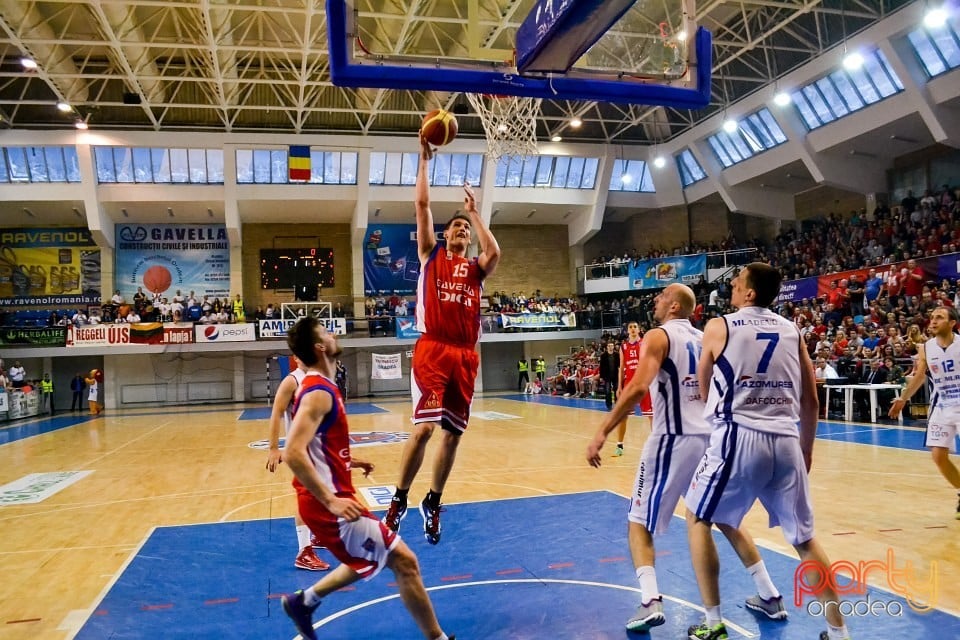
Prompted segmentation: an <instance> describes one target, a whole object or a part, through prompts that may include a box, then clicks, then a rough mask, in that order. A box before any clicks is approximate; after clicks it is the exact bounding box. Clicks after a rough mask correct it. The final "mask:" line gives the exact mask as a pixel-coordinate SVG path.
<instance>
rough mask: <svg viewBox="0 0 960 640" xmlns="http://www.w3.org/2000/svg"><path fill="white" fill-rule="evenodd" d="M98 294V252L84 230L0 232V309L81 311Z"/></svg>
mask: <svg viewBox="0 0 960 640" xmlns="http://www.w3.org/2000/svg"><path fill="white" fill-rule="evenodd" d="M100 294H101V291H100V249H98V248H97V245H96V243H95V242H94V241H93V237H92V236H91V235H90V231H89V230H87V229H84V228H50V229H2V230H0V309H2V310H7V311H14V310H16V309H23V308H28V307H29V308H31V309H38V308H44V307H47V308H49V307H57V308H62V307H74V308H76V307H84V308H86V306H87V305H90V304H100Z"/></svg>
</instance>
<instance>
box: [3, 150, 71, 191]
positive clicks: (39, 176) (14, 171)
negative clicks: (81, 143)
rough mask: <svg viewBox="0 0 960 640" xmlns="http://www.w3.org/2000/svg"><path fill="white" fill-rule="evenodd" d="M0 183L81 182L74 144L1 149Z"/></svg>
mask: <svg viewBox="0 0 960 640" xmlns="http://www.w3.org/2000/svg"><path fill="white" fill-rule="evenodd" d="M0 182H80V165H79V163H78V162H77V150H76V148H74V147H5V148H2V149H0Z"/></svg>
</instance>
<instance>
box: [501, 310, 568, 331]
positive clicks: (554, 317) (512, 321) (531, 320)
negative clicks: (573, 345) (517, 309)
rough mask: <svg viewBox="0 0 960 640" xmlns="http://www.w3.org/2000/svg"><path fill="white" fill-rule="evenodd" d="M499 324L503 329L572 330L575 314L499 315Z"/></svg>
mask: <svg viewBox="0 0 960 640" xmlns="http://www.w3.org/2000/svg"><path fill="white" fill-rule="evenodd" d="M500 323H501V324H502V325H503V328H504V329H510V328H513V327H523V328H525V329H547V328H557V327H564V328H572V327H576V326H577V315H576V314H575V313H501V314H500Z"/></svg>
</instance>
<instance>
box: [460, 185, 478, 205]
mask: <svg viewBox="0 0 960 640" xmlns="http://www.w3.org/2000/svg"><path fill="white" fill-rule="evenodd" d="M463 193H464V196H463V208H464V209H466V210H467V211H476V210H477V197H476V195H474V193H473V187H471V186H470V183H469V182H464V183H463Z"/></svg>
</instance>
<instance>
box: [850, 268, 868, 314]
mask: <svg viewBox="0 0 960 640" xmlns="http://www.w3.org/2000/svg"><path fill="white" fill-rule="evenodd" d="M864 295H865V290H864V286H863V284H861V282H860V277H859V276H858V275H857V274H855V273H854V274H853V275H851V276H850V281H849V282H848V283H847V296H848V299H849V303H850V313H851V314H852V315H854V316H862V315H863V310H864V307H863V300H864Z"/></svg>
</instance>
